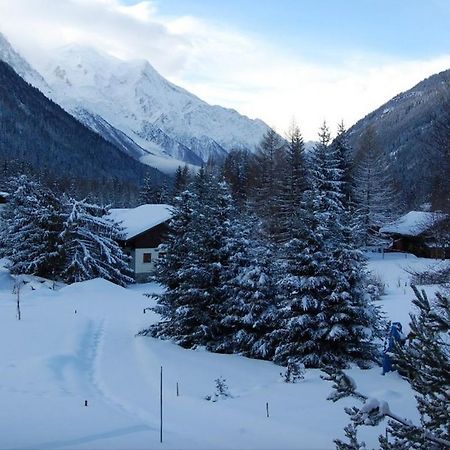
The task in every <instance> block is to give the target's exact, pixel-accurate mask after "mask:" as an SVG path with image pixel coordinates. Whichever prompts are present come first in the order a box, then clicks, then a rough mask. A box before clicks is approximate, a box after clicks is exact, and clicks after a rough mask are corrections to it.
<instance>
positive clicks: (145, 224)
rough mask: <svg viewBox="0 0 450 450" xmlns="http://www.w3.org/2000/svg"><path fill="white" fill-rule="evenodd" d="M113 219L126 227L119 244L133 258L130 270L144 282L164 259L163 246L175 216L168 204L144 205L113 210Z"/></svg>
mask: <svg viewBox="0 0 450 450" xmlns="http://www.w3.org/2000/svg"><path fill="white" fill-rule="evenodd" d="M110 213H111V216H110V217H111V218H112V219H114V220H115V221H116V222H118V223H120V225H121V226H122V227H123V228H124V234H125V235H124V237H125V239H124V240H123V241H121V242H120V245H121V246H122V247H123V249H124V250H125V252H126V253H127V254H128V255H129V256H131V269H132V271H133V273H134V278H135V280H136V281H137V282H145V281H147V279H148V278H149V275H151V274H152V273H153V272H154V270H155V262H156V260H157V259H158V258H161V257H164V251H163V249H162V247H161V244H162V243H163V242H164V238H165V236H166V233H167V231H168V222H169V220H170V218H171V217H172V212H171V206H169V205H141V206H138V207H137V208H121V209H111V211H110Z"/></svg>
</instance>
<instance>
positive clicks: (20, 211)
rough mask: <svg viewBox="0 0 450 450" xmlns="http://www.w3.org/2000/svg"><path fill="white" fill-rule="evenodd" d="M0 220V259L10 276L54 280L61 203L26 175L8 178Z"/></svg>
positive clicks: (57, 253) (58, 259)
mask: <svg viewBox="0 0 450 450" xmlns="http://www.w3.org/2000/svg"><path fill="white" fill-rule="evenodd" d="M6 188H7V190H8V192H9V193H10V196H9V197H8V203H7V204H6V206H5V209H4V211H3V213H2V220H0V255H1V256H2V257H6V258H8V259H9V260H10V261H11V272H12V273H15V274H21V273H26V274H32V275H38V276H42V277H47V278H54V277H55V275H56V274H57V273H58V270H59V268H60V265H61V252H60V246H59V233H60V231H61V226H62V218H61V203H60V201H59V199H58V198H57V197H56V196H55V194H54V193H53V192H52V191H50V189H47V188H44V187H43V186H42V185H41V184H40V183H39V182H38V181H36V180H34V179H31V178H29V177H27V176H26V175H22V176H19V177H17V178H12V179H10V181H9V182H8V183H7V186H6Z"/></svg>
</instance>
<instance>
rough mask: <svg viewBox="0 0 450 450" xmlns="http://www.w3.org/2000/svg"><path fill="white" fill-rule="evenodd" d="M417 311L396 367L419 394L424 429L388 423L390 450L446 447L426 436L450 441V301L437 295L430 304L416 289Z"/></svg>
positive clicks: (418, 406) (388, 446) (421, 449)
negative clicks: (409, 337)
mask: <svg viewBox="0 0 450 450" xmlns="http://www.w3.org/2000/svg"><path fill="white" fill-rule="evenodd" d="M413 289H414V292H415V295H416V298H415V299H414V300H413V303H414V305H415V306H416V307H417V309H418V314H417V315H413V314H412V315H411V323H410V327H411V336H412V337H413V339H412V340H411V341H410V344H409V345H407V346H403V347H400V346H398V347H397V348H396V349H395V355H396V357H395V364H396V366H397V367H398V369H399V371H400V372H401V373H403V374H405V375H406V377H407V379H408V381H409V382H410V383H411V386H412V388H413V389H414V391H416V393H417V394H416V400H417V409H418V410H419V413H420V417H421V419H420V421H421V427H422V430H420V429H417V428H416V427H410V426H407V425H405V424H402V423H398V422H394V421H389V428H390V430H389V431H390V435H391V436H392V437H393V439H391V440H390V442H389V443H385V446H386V448H387V449H397V448H408V449H409V448H411V449H420V450H425V449H441V448H442V449H443V448H446V446H444V445H443V444H439V443H437V442H432V441H430V439H429V438H428V437H427V435H429V434H431V435H432V436H434V437H435V438H438V439H442V440H444V441H447V443H449V442H450V429H449V417H450V347H449V337H450V300H449V298H448V297H447V296H445V295H442V294H440V293H438V294H437V295H436V299H435V300H434V301H432V302H431V301H429V300H428V297H427V295H426V294H425V292H424V291H422V292H419V291H418V290H417V288H415V287H413Z"/></svg>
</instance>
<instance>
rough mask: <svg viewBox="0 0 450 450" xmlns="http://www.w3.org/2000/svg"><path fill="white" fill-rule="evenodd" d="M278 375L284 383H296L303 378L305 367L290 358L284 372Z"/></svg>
mask: <svg viewBox="0 0 450 450" xmlns="http://www.w3.org/2000/svg"><path fill="white" fill-rule="evenodd" d="M280 375H281V376H282V377H283V381H284V382H285V383H296V382H297V381H298V380H303V378H305V365H304V364H302V363H301V362H298V361H296V360H295V359H293V358H290V359H289V361H288V363H287V367H286V370H285V372H284V373H283V372H281V373H280Z"/></svg>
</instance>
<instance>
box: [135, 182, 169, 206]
mask: <svg viewBox="0 0 450 450" xmlns="http://www.w3.org/2000/svg"><path fill="white" fill-rule="evenodd" d="M168 195H169V193H168V188H167V186H166V185H165V184H156V183H155V180H154V179H153V177H151V176H147V177H145V179H144V183H143V184H142V187H141V190H140V192H139V202H140V204H142V205H145V204H150V205H152V204H165V203H167V199H168Z"/></svg>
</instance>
